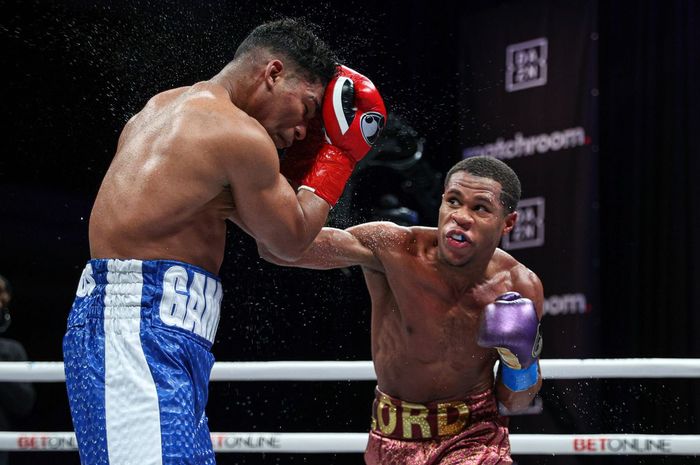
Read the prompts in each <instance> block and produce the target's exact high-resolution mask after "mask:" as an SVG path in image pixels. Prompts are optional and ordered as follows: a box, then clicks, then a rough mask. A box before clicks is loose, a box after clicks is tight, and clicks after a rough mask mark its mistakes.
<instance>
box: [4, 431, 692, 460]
mask: <svg viewBox="0 0 700 465" xmlns="http://www.w3.org/2000/svg"><path fill="white" fill-rule="evenodd" d="M211 439H212V445H213V446H214V451H215V452H219V453H223V452H237V453H245V452H258V453H260V452H265V453H270V452H272V453H361V452H364V450H365V447H366V445H367V433H258V432H255V433H211ZM510 443H511V452H512V454H513V455H600V454H604V455H699V454H700V435H655V434H511V435H510ZM0 450H11V451H25V452H29V451H75V450H77V442H76V439H75V434H74V433H70V432H52V433H46V432H16V431H4V432H0Z"/></svg>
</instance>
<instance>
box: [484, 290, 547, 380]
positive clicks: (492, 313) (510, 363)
mask: <svg viewBox="0 0 700 465" xmlns="http://www.w3.org/2000/svg"><path fill="white" fill-rule="evenodd" d="M476 342H477V344H479V345H480V346H481V347H484V348H495V349H496V350H498V354H499V355H500V356H501V380H502V381H503V384H505V385H506V387H508V389H510V390H511V391H525V390H527V389H528V388H530V387H531V386H533V385H534V384H535V383H537V378H538V373H537V363H536V362H537V358H538V357H539V355H540V352H541V350H542V337H541V335H540V322H539V319H538V318H537V312H536V311H535V305H534V304H533V303H532V301H531V300H530V299H526V298H524V297H521V296H520V294H518V293H517V292H506V293H505V294H503V295H501V296H499V297H497V298H496V301H495V302H494V303H492V304H489V305H487V306H486V308H485V309H484V312H483V313H482V315H481V323H480V325H479V331H478V333H477V341H476Z"/></svg>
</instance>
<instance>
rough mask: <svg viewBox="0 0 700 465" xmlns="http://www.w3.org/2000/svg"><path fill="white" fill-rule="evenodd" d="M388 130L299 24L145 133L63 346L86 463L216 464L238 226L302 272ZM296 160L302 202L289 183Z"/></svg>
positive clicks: (94, 235) (253, 49)
mask: <svg viewBox="0 0 700 465" xmlns="http://www.w3.org/2000/svg"><path fill="white" fill-rule="evenodd" d="M385 117H386V110H385V108H384V105H383V103H382V100H381V97H380V96H379V93H378V92H377V89H376V88H375V87H374V86H373V85H372V83H371V82H370V81H369V79H367V78H366V77H364V76H362V75H361V74H359V73H357V72H355V71H353V70H351V69H349V68H346V67H344V66H339V65H338V64H337V63H336V62H335V59H334V57H333V54H332V53H331V52H330V50H329V49H328V47H327V46H326V45H325V44H324V43H323V42H322V41H321V40H320V39H318V37H316V36H315V35H314V34H313V33H311V32H310V31H309V29H308V28H306V27H305V26H303V25H302V24H300V23H299V22H297V21H293V20H288V19H285V20H279V21H275V22H271V23H265V24H263V25H261V26H258V27H257V28H256V29H254V30H253V31H252V32H251V34H250V35H249V36H248V37H247V38H246V39H245V40H244V41H243V42H242V43H241V45H240V46H239V47H238V49H237V50H236V53H235V55H234V58H233V60H232V61H231V62H230V63H228V64H227V65H226V66H225V67H224V68H223V69H222V70H221V71H220V72H219V73H218V74H217V75H216V76H214V77H213V78H211V79H209V80H207V81H203V82H199V83H196V84H194V85H192V86H189V87H181V88H177V89H171V90H167V91H165V92H162V93H160V94H158V95H156V96H154V97H153V98H151V99H150V101H149V102H148V103H147V104H146V106H145V107H144V108H143V109H142V110H141V111H140V112H139V113H138V114H136V115H135V116H134V117H132V118H131V119H130V120H129V122H128V123H127V124H126V126H125V127H124V130H123V131H122V133H121V135H120V137H119V142H118V145H117V150H116V154H115V156H114V159H113V160H112V163H111V165H110V167H109V169H108V171H107V173H106V175H105V177H104V180H103V182H102V185H101V187H100V190H99V192H98V194H97V198H96V199H95V204H94V206H93V209H92V213H91V216H90V226H89V236H90V254H91V257H92V259H91V260H90V261H89V262H88V264H87V265H86V266H85V269H84V271H83V273H82V276H81V279H80V284H79V286H78V291H77V293H76V298H75V302H74V304H73V308H72V309H71V313H70V315H69V317H68V330H67V332H66V335H65V337H64V342H63V353H64V359H65V371H66V385H67V389H68V397H69V401H70V407H71V415H72V418H73V426H74V427H75V432H76V436H77V440H78V448H79V452H80V459H81V462H82V463H83V464H105V465H107V464H109V465H122V464H123V465H126V464H129V465H151V464H154V465H155V464H158V465H169V464H178V465H180V464H212V463H214V453H213V450H212V444H211V439H210V436H209V429H208V425H207V417H206V414H205V406H206V402H207V385H208V382H209V373H210V370H211V367H212V364H213V356H212V354H211V352H210V348H211V345H212V343H213V341H214V338H215V335H216V327H217V324H218V321H219V309H220V304H221V296H222V290H221V282H220V280H219V278H218V277H217V273H218V272H219V268H220V267H221V263H222V261H223V258H224V249H225V238H226V220H227V219H229V218H241V219H242V221H243V222H244V223H245V225H246V227H245V231H246V232H247V233H249V234H250V235H252V236H253V237H254V238H255V239H256V240H257V241H258V242H259V243H263V244H265V246H266V247H268V248H269V249H271V250H274V251H275V253H277V254H279V255H281V256H284V257H287V258H290V259H293V258H295V257H298V256H299V255H300V254H301V253H302V252H303V250H305V248H306V247H308V245H309V244H310V243H311V242H312V241H313V239H314V237H315V236H316V235H317V234H318V232H319V231H320V229H321V227H322V226H323V224H324V223H325V221H326V219H327V216H328V211H329V209H330V207H331V206H332V205H334V204H335V202H336V201H337V200H338V198H339V197H340V195H341V194H342V191H343V187H344V185H345V183H346V181H347V179H348V178H349V176H350V174H351V173H352V170H353V168H354V166H355V164H356V163H357V161H359V160H360V159H361V158H362V157H363V156H364V155H365V154H366V153H367V152H368V151H369V149H370V146H371V143H372V142H374V141H375V140H376V137H377V136H378V131H379V129H381V127H382V124H383V121H384V118H385ZM329 118H330V119H333V121H332V123H333V124H332V125H330V126H329V124H328V122H329V121H328V119H329ZM322 125H324V126H326V136H327V137H324V136H323V132H322V131H323V127H322ZM307 135H308V136H309V137H307ZM293 143H294V145H292V144H293ZM289 147H291V148H292V150H290V151H288V153H287V155H286V158H285V161H286V166H287V168H286V169H288V170H293V171H294V180H295V187H299V189H298V191H297V192H295V190H294V189H293V188H292V186H291V184H290V182H289V181H288V180H287V178H286V177H285V176H284V175H282V174H281V173H280V161H279V157H278V150H280V149H286V148H289ZM285 174H286V173H285ZM296 181H299V182H296Z"/></svg>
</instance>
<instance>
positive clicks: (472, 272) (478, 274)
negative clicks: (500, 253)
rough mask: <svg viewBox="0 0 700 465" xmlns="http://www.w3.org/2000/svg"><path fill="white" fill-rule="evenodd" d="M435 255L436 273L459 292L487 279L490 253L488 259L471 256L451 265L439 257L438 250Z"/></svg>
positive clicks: (491, 255)
mask: <svg viewBox="0 0 700 465" xmlns="http://www.w3.org/2000/svg"><path fill="white" fill-rule="evenodd" d="M436 255H437V262H436V263H437V270H438V273H440V276H441V277H442V279H443V280H444V282H445V283H446V284H447V285H448V286H449V287H450V288H452V289H454V290H455V291H456V292H458V293H459V294H462V293H464V291H465V290H467V289H469V288H471V287H473V286H475V285H477V284H479V283H482V282H484V281H485V280H486V279H487V276H486V275H487V270H488V266H489V264H490V263H491V258H492V257H493V253H491V254H490V255H489V256H488V259H483V258H481V257H473V258H472V259H471V260H470V261H468V262H467V263H464V264H462V265H451V264H449V263H447V262H446V261H445V260H443V259H442V257H440V253H439V252H438V253H437V254H436Z"/></svg>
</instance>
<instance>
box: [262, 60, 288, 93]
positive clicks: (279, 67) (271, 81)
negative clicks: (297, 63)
mask: <svg viewBox="0 0 700 465" xmlns="http://www.w3.org/2000/svg"><path fill="white" fill-rule="evenodd" d="M283 70H284V65H283V64H282V62H281V61H280V60H270V61H268V62H267V65H266V66H265V84H266V85H267V87H268V88H272V87H273V86H274V85H275V84H277V80H278V79H279V77H280V75H281V74H282V71H283Z"/></svg>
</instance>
